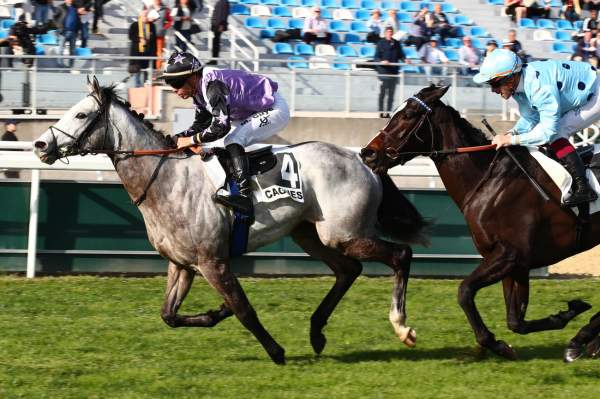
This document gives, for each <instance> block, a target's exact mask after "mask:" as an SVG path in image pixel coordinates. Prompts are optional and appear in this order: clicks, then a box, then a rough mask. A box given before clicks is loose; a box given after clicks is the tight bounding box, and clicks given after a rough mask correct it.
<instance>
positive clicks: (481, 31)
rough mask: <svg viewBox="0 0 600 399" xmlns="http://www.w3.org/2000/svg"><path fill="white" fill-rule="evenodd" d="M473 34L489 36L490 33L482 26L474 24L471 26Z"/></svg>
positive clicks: (475, 35)
mask: <svg viewBox="0 0 600 399" xmlns="http://www.w3.org/2000/svg"><path fill="white" fill-rule="evenodd" d="M471 36H474V37H488V36H489V35H488V33H487V32H486V31H485V29H484V28H482V27H481V26H473V27H472V28H471Z"/></svg>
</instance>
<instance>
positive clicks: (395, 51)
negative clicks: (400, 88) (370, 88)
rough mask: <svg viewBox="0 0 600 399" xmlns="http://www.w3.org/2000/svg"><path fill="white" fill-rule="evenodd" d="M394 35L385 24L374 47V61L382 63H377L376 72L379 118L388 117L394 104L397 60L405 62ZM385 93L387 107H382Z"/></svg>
mask: <svg viewBox="0 0 600 399" xmlns="http://www.w3.org/2000/svg"><path fill="white" fill-rule="evenodd" d="M393 35H394V29H393V28H392V27H391V26H387V27H386V28H385V30H384V37H383V39H381V40H379V42H377V47H376V49H375V59H374V61H376V62H380V63H381V64H383V65H377V67H376V69H377V73H378V74H379V82H380V85H379V102H378V106H379V116H380V117H381V118H389V117H390V112H391V111H392V108H393V107H392V106H393V104H394V93H395V91H396V86H397V85H398V72H399V70H400V67H399V66H398V65H388V64H397V63H398V62H406V56H405V54H404V50H403V49H402V45H401V44H400V42H399V41H398V40H396V39H394V38H393V37H392V36H393ZM386 95H387V103H386V105H387V108H386V109H385V112H384V108H383V103H384V100H385V96H386Z"/></svg>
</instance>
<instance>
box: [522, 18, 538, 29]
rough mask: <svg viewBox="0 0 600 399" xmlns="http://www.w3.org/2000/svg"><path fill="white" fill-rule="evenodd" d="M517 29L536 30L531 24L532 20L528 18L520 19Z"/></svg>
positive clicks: (533, 23)
mask: <svg viewBox="0 0 600 399" xmlns="http://www.w3.org/2000/svg"><path fill="white" fill-rule="evenodd" d="M519 27H521V28H527V29H536V28H537V26H535V22H533V19H529V18H521V21H520V22H519Z"/></svg>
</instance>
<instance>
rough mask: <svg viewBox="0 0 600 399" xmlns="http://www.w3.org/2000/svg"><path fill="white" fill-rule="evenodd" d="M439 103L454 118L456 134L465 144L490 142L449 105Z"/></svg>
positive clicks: (480, 131) (474, 144) (473, 144)
mask: <svg viewBox="0 0 600 399" xmlns="http://www.w3.org/2000/svg"><path fill="white" fill-rule="evenodd" d="M440 103H441V101H440ZM441 104H442V107H443V109H444V110H445V111H447V112H448V113H449V114H450V116H451V117H452V119H453V120H454V124H455V126H456V127H457V129H458V135H459V137H460V139H461V141H462V142H463V143H464V144H465V145H466V146H478V145H485V144H489V143H490V139H488V138H487V137H486V135H485V133H484V132H483V131H482V130H481V129H478V128H476V127H475V126H473V125H472V124H471V123H470V122H469V121H468V120H466V119H465V118H463V117H462V116H460V114H459V113H458V111H457V110H455V109H454V108H453V107H451V106H450V105H446V104H444V103H441Z"/></svg>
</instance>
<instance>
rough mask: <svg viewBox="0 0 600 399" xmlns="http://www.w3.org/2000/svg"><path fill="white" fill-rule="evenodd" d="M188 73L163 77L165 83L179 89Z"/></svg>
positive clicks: (185, 80)
mask: <svg viewBox="0 0 600 399" xmlns="http://www.w3.org/2000/svg"><path fill="white" fill-rule="evenodd" d="M189 76H190V75H185V76H177V77H165V83H166V84H168V85H169V86H171V87H172V88H174V89H181V88H182V87H183V86H184V85H185V82H187V79H188V78H189Z"/></svg>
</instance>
